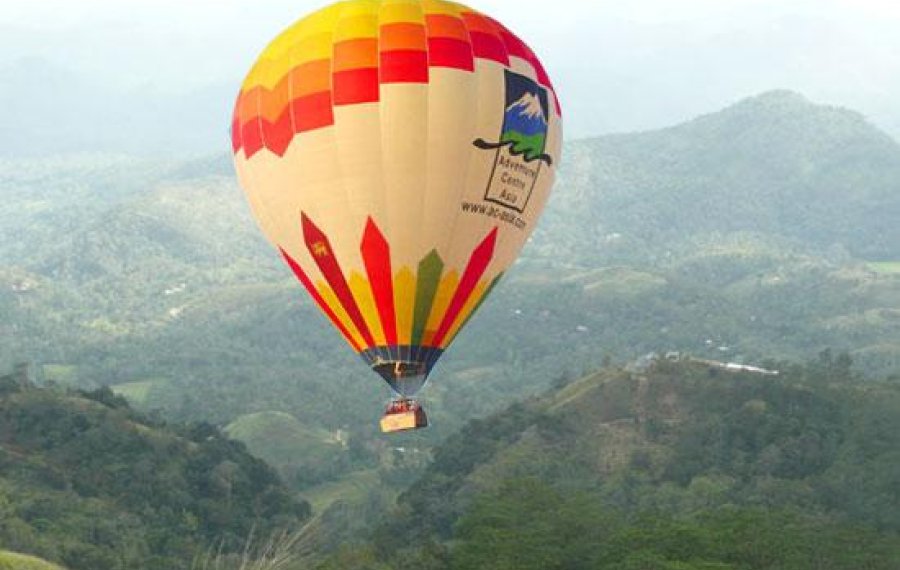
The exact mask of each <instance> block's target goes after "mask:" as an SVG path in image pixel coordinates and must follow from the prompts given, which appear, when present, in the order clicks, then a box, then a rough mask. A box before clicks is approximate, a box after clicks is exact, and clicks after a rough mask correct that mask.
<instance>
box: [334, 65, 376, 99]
mask: <svg viewBox="0 0 900 570" xmlns="http://www.w3.org/2000/svg"><path fill="white" fill-rule="evenodd" d="M333 81H334V104H335V105H355V104H357V103H374V102H376V101H378V69H377V68H375V67H365V68H362V69H349V70H347V71H339V72H337V73H335V74H334V77H333Z"/></svg>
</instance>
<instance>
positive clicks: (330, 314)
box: [278, 247, 362, 352]
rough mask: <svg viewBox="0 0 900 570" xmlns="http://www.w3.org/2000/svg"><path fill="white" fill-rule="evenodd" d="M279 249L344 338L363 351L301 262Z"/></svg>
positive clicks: (357, 349) (359, 350) (356, 348)
mask: <svg viewBox="0 0 900 570" xmlns="http://www.w3.org/2000/svg"><path fill="white" fill-rule="evenodd" d="M278 250H279V251H280V252H281V256H282V257H284V260H285V261H287V264H288V265H289V266H290V268H291V270H292V271H293V272H294V275H296V276H297V279H299V280H300V283H303V286H304V287H305V288H306V291H307V292H308V293H309V295H310V296H311V297H312V298H313V301H315V302H316V305H318V306H319V309H321V310H322V312H323V313H325V315H326V316H327V317H328V319H329V320H330V321H331V324H333V325H334V326H335V328H337V329H338V330H339V331H341V334H342V335H344V338H345V339H347V342H349V343H350V346H352V347H353V348H354V349H355V350H356V351H357V352H362V347H360V346H359V345H358V344H357V343H356V341H355V340H353V336H351V334H350V331H348V330H347V328H346V327H344V325H343V323H341V320H340V319H338V317H337V315H336V314H334V311H332V310H331V307H329V306H328V303H326V302H325V299H323V298H322V296H321V295H319V291H318V290H316V288H315V286H314V285H313V283H312V281H311V280H310V279H309V277H308V276H307V275H306V273H305V272H304V271H303V268H301V267H300V264H298V263H297V262H296V261H294V260H293V259H292V258H291V256H290V255H288V254H287V252H286V251H284V250H283V249H281V248H280V247H279V248H278Z"/></svg>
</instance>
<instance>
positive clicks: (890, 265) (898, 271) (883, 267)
mask: <svg viewBox="0 0 900 570" xmlns="http://www.w3.org/2000/svg"><path fill="white" fill-rule="evenodd" d="M868 266H869V269H871V270H872V271H875V272H876V273H884V274H888V275H900V261H873V262H871V263H869V264H868Z"/></svg>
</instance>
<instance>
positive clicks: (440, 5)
mask: <svg viewBox="0 0 900 570" xmlns="http://www.w3.org/2000/svg"><path fill="white" fill-rule="evenodd" d="M422 9H423V10H425V13H426V14H445V15H447V16H460V15H462V13H463V11H464V10H466V8H465V6H463V5H461V4H456V3H454V2H444V1H443V0H423V1H422ZM468 11H470V12H471V11H473V10H468Z"/></svg>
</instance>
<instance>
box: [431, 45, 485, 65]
mask: <svg viewBox="0 0 900 570" xmlns="http://www.w3.org/2000/svg"><path fill="white" fill-rule="evenodd" d="M428 64H429V65H430V66H431V67H450V68H453V69H464V70H466V71H474V70H475V62H474V58H473V56H472V45H471V44H469V43H468V42H464V41H462V40H457V39H454V38H428Z"/></svg>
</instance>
